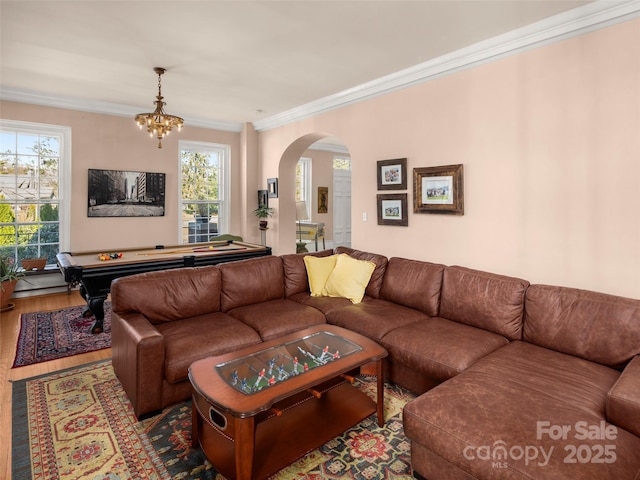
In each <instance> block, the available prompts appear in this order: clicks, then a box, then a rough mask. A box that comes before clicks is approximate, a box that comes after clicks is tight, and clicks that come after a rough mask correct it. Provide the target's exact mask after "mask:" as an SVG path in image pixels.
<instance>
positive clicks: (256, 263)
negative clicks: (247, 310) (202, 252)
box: [219, 256, 284, 312]
mask: <svg viewBox="0 0 640 480" xmlns="http://www.w3.org/2000/svg"><path fill="white" fill-rule="evenodd" d="M219 268H220V273H221V274H222V287H221V296H220V301H221V307H222V311H223V312H228V311H229V310H232V309H234V308H238V307H242V306H244V305H252V304H255V303H261V302H266V301H268V300H275V299H277V298H284V270H283V267H282V260H281V259H280V257H276V256H269V257H260V258H251V259H248V260H240V261H238V262H229V263H223V264H221V265H219Z"/></svg>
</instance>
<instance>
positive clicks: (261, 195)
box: [258, 190, 269, 207]
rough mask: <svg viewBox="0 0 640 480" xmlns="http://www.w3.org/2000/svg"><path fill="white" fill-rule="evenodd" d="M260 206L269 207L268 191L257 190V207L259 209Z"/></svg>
mask: <svg viewBox="0 0 640 480" xmlns="http://www.w3.org/2000/svg"><path fill="white" fill-rule="evenodd" d="M262 205H264V206H265V207H268V206H269V191H268V190H258V206H259V207H261V206H262Z"/></svg>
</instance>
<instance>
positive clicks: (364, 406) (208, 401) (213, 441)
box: [189, 325, 387, 480]
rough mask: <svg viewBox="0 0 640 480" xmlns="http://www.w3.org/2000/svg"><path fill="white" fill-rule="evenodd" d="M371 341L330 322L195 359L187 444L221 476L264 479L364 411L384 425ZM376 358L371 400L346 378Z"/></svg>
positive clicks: (379, 354) (376, 350)
mask: <svg viewBox="0 0 640 480" xmlns="http://www.w3.org/2000/svg"><path fill="white" fill-rule="evenodd" d="M386 356H387V351H386V350H385V349H384V348H383V347H382V346H380V345H378V344H377V343H376V342H374V341H372V340H370V339H368V338H366V337H363V336H362V335H359V334H357V333H354V332H351V331H349V330H346V329H343V328H340V327H336V326H334V325H317V326H315V327H311V328H308V329H305V330H301V331H300V332H296V333H294V334H291V335H287V336H285V337H282V338H279V339H277V340H274V341H269V342H265V343H262V344H260V345H254V346H252V347H248V348H245V349H242V350H239V351H237V352H233V353H229V354H226V355H220V356H216V357H209V358H205V359H203V360H199V361H197V362H194V363H193V364H192V365H191V367H190V368H189V380H190V381H191V384H192V386H193V414H192V415H193V432H192V444H193V446H194V447H197V446H198V445H200V446H202V449H203V451H204V453H205V454H206V456H207V458H208V459H209V460H210V461H211V463H212V464H213V465H214V466H215V467H216V469H217V470H218V471H219V472H220V473H221V474H222V475H224V476H225V477H227V478H236V479H239V480H250V479H257V478H266V477H268V476H269V475H272V474H274V473H276V472H277V471H279V470H281V469H282V468H284V467H286V466H287V465H289V464H291V463H293V462H294V461H295V460H296V459H298V458H300V457H301V456H303V455H304V454H305V453H307V452H310V451H311V450H313V449H315V448H317V447H319V446H321V445H323V444H324V443H326V442H327V441H329V440H331V439H332V438H334V437H336V436H337V435H339V434H341V433H342V432H344V431H345V430H347V429H348V428H350V427H352V426H353V425H355V424H357V423H359V422H360V421H362V420H363V419H365V418H366V417H368V416H369V415H371V414H373V413H377V417H378V425H380V426H383V425H384V416H383V403H384V402H383V401H384V378H383V372H382V359H383V358H384V357H386ZM370 362H376V364H377V375H378V381H377V386H378V392H377V402H374V401H373V400H372V399H370V398H369V397H368V396H367V395H366V394H365V393H363V392H362V391H360V390H358V389H357V388H356V387H354V386H353V385H352V384H351V382H352V381H353V375H354V374H356V373H357V372H358V368H359V367H360V366H362V365H364V364H366V363H370Z"/></svg>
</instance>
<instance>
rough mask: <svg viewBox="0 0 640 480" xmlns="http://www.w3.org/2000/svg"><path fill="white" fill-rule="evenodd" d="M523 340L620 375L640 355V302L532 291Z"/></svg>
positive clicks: (563, 290)
mask: <svg viewBox="0 0 640 480" xmlns="http://www.w3.org/2000/svg"><path fill="white" fill-rule="evenodd" d="M612 332H615V335H612ZM524 339H525V340H527V341H528V342H531V343H535V344H536V345H541V346H543V347H547V348H551V349H553V350H556V351H558V352H564V353H569V354H571V355H576V356H578V357H582V358H586V359H587V360H592V361H594V362H598V363H601V364H603V365H608V366H611V367H615V368H619V369H621V368H623V367H624V365H625V364H626V363H627V362H628V361H629V360H631V359H632V358H633V357H635V356H636V355H639V354H640V300H634V299H630V298H622V297H617V296H614V295H607V294H604V293H598V292H591V291H587V290H579V289H576V288H568V287H555V286H550V285H531V287H529V289H528V291H527V295H526V298H525V317H524Z"/></svg>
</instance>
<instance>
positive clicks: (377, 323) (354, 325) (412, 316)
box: [326, 298, 429, 341]
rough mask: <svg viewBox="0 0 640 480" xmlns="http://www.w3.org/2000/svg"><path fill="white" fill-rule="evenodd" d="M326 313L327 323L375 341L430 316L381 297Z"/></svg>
mask: <svg viewBox="0 0 640 480" xmlns="http://www.w3.org/2000/svg"><path fill="white" fill-rule="evenodd" d="M326 315H327V323H331V324H332V325H338V326H339V327H343V328H347V329H349V330H352V331H354V332H357V333H360V334H361V335H364V336H365V337H369V338H371V339H372V340H375V341H380V339H381V338H382V337H384V336H385V335H386V334H387V333H389V332H390V331H391V330H393V329H394V328H398V327H402V326H404V325H408V324H410V323H414V322H421V321H426V320H427V319H428V318H429V317H428V316H427V315H425V314H424V313H422V312H420V311H418V310H414V309H413V308H408V307H403V306H402V305H398V304H397V303H392V302H387V301H386V300H381V299H379V298H368V299H367V301H364V302H361V303H357V304H354V305H349V306H347V307H342V308H336V309H334V310H331V311H330V312H328V313H327V314H326Z"/></svg>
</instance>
